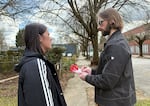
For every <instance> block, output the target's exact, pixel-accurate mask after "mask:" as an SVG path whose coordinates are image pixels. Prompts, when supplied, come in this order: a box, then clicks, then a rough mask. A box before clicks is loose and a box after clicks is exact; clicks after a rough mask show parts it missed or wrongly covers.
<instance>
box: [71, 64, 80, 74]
mask: <svg viewBox="0 0 150 106" xmlns="http://www.w3.org/2000/svg"><path fill="white" fill-rule="evenodd" d="M78 69H79V68H78V66H77V65H76V64H72V65H71V66H70V71H71V72H75V71H77V70H78Z"/></svg>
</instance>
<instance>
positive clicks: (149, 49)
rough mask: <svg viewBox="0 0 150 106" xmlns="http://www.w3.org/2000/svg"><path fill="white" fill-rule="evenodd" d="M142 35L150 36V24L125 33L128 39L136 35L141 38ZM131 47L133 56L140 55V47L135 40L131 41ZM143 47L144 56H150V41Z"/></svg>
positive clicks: (145, 42) (146, 41)
mask: <svg viewBox="0 0 150 106" xmlns="http://www.w3.org/2000/svg"><path fill="white" fill-rule="evenodd" d="M142 34H149V36H150V23H148V24H144V25H141V26H139V27H136V28H134V29H131V30H129V31H127V32H125V33H124V35H125V36H126V37H132V36H136V35H138V36H140V35H142ZM129 45H130V48H131V52H132V54H136V55H137V54H139V45H138V44H137V43H136V42H135V40H131V41H129ZM142 47H143V55H150V39H147V40H145V41H144V43H143V45H142Z"/></svg>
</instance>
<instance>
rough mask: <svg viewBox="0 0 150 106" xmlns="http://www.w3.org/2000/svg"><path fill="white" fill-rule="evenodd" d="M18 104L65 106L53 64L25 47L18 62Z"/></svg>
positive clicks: (21, 105)
mask: <svg viewBox="0 0 150 106" xmlns="http://www.w3.org/2000/svg"><path fill="white" fill-rule="evenodd" d="M15 71H16V72H18V73H19V81H18V106H67V105H66V102H65V99H64V96H63V93H62V89H61V86H60V83H59V80H58V76H57V73H56V70H55V68H54V65H53V64H52V63H50V62H49V61H48V60H46V59H45V58H44V56H42V55H41V54H39V53H36V52H33V51H30V50H28V49H25V52H24V55H23V57H22V59H21V60H20V62H19V64H17V65H16V66H15Z"/></svg>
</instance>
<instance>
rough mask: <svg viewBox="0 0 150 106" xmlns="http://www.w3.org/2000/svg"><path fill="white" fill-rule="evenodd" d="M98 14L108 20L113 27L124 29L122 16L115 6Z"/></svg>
mask: <svg viewBox="0 0 150 106" xmlns="http://www.w3.org/2000/svg"><path fill="white" fill-rule="evenodd" d="M98 16H99V17H101V18H102V19H104V20H106V21H108V23H109V24H110V26H111V28H113V29H118V30H122V29H123V21H122V17H121V16H120V14H119V13H118V11H116V10H115V9H114V8H108V9H106V10H104V11H102V12H99V13H98Z"/></svg>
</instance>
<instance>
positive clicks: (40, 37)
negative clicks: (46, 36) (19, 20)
mask: <svg viewBox="0 0 150 106" xmlns="http://www.w3.org/2000/svg"><path fill="white" fill-rule="evenodd" d="M38 38H39V42H40V43H41V42H42V36H41V35H40V34H39V37H38Z"/></svg>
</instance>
